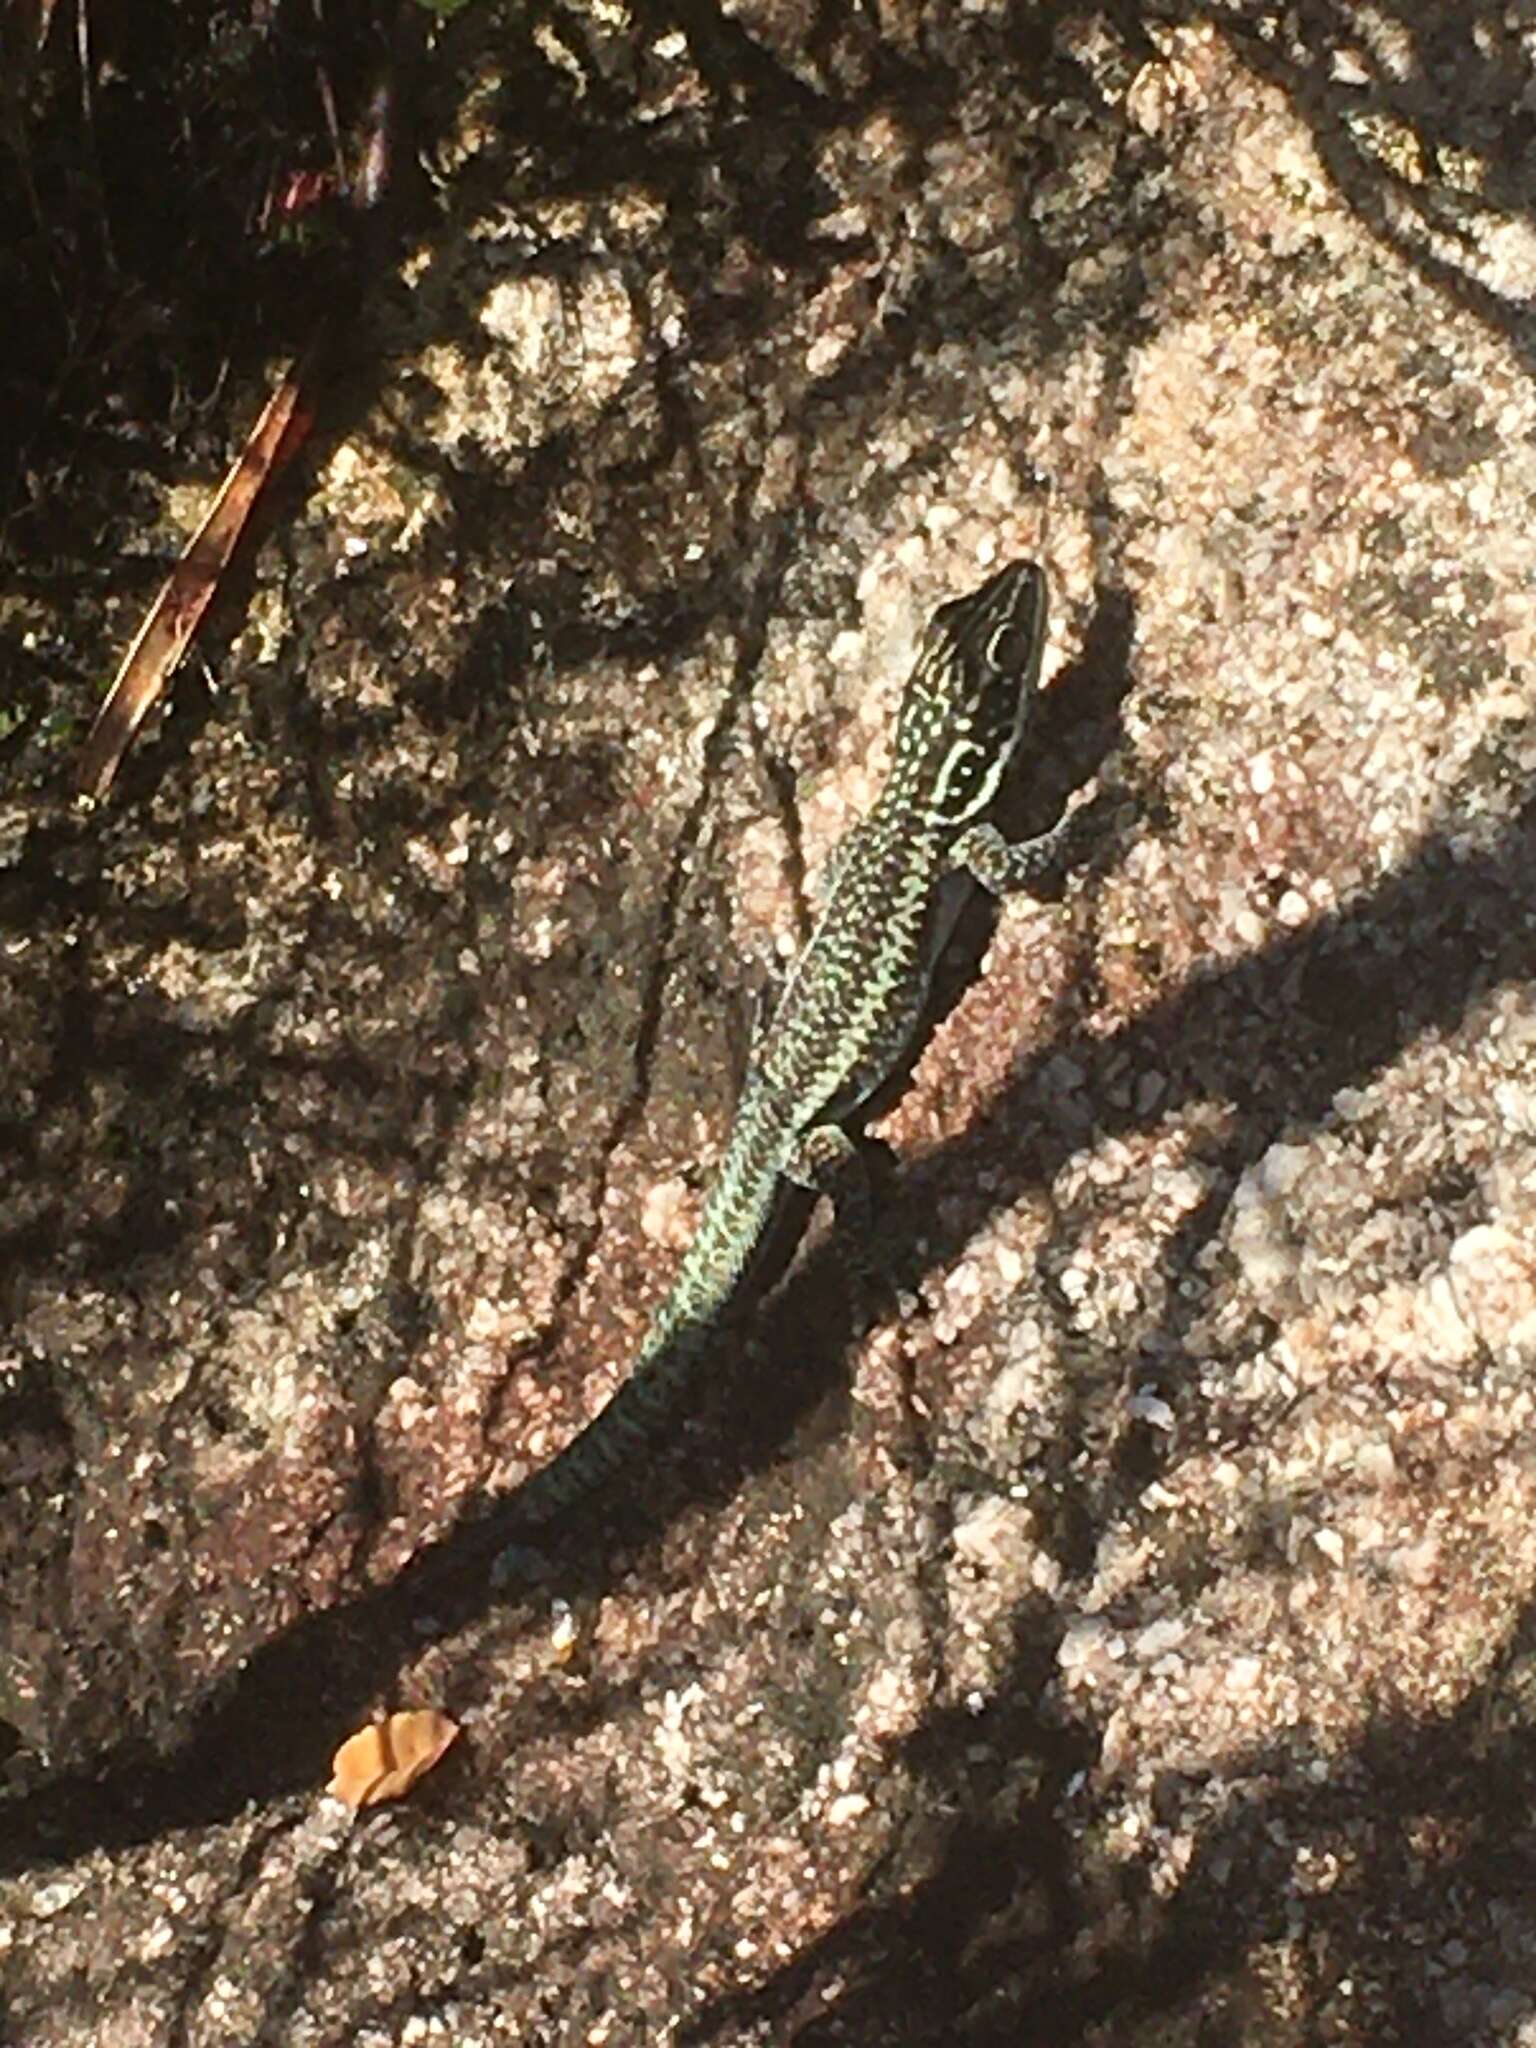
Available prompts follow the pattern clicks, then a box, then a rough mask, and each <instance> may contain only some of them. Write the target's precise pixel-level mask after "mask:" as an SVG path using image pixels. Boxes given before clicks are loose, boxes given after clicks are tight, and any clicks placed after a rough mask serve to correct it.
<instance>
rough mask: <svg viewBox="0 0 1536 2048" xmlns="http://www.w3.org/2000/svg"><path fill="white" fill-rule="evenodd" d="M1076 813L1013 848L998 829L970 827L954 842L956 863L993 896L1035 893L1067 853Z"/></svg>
mask: <svg viewBox="0 0 1536 2048" xmlns="http://www.w3.org/2000/svg"><path fill="white" fill-rule="evenodd" d="M1075 822H1076V816H1075V813H1074V814H1073V815H1071V816H1068V817H1065V818H1063V819H1061V820H1060V821H1059V823H1057V824H1055V825H1053V826H1052V827H1051V829H1050V831H1049V832H1042V833H1040V834H1039V835H1038V836H1037V837H1036V838H1034V839H1021V840H1017V841H1015V842H1013V843H1012V844H1010V843H1009V841H1008V840H1006V839H1005V838H1004V837H1003V835H1002V833H1001V832H999V831H998V829H997V827H996V826H995V825H969V826H967V827H966V829H965V831H963V832H962V833H961V834H960V837H959V838H958V839H957V840H956V841H955V844H954V850H953V859H954V863H955V866H956V867H957V868H965V869H967V870H968V871H969V872H970V873H971V874H973V875H974V876H975V877H976V880H977V881H978V882H980V884H981V886H982V887H983V888H984V889H987V890H990V892H991V893H992V895H994V896H1009V895H1012V894H1013V893H1014V892H1015V891H1016V890H1019V889H1032V888H1033V887H1034V885H1035V884H1036V882H1038V881H1039V880H1040V878H1041V877H1042V876H1043V875H1048V874H1049V873H1050V871H1051V869H1052V868H1053V867H1055V866H1056V865H1057V864H1058V862H1059V861H1060V859H1061V857H1062V854H1063V852H1064V851H1065V849H1066V845H1067V840H1068V837H1069V833H1070V828H1071V827H1072V826H1073V825H1074V823H1075Z"/></svg>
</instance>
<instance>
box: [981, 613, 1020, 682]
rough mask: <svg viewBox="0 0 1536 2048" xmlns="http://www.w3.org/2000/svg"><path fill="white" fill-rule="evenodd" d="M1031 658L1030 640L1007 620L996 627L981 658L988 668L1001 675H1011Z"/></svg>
mask: <svg viewBox="0 0 1536 2048" xmlns="http://www.w3.org/2000/svg"><path fill="white" fill-rule="evenodd" d="M1028 657H1029V638H1028V636H1027V635H1026V634H1024V633H1021V632H1020V631H1019V629H1018V627H1017V626H1015V625H1014V624H1013V623H1012V622H1011V621H1010V620H1008V619H1005V620H1004V621H1003V623H1002V624H1001V625H1000V626H994V627H993V629H992V633H991V636H990V638H989V639H988V641H987V644H986V646H985V647H984V648H983V649H982V654H981V658H982V660H983V661H984V662H985V663H986V665H987V667H988V668H990V669H994V670H996V672H997V673H998V674H999V675H1011V674H1012V673H1013V672H1014V671H1015V670H1016V669H1019V668H1022V667H1023V665H1024V663H1025V661H1026V660H1027V659H1028Z"/></svg>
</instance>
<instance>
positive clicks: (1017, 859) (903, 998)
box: [509, 559, 1068, 1523]
mask: <svg viewBox="0 0 1536 2048" xmlns="http://www.w3.org/2000/svg"><path fill="white" fill-rule="evenodd" d="M1046 609H1047V595H1046V579H1045V573H1044V571H1043V570H1042V569H1041V568H1040V566H1039V565H1038V564H1037V563H1035V562H1033V561H1028V560H1023V559H1020V560H1016V561H1012V562H1009V563H1008V564H1006V565H1005V566H1004V567H1003V568H1001V569H999V570H997V571H996V573H995V574H993V575H992V576H990V577H988V579H987V580H986V582H984V583H983V584H982V585H981V586H980V587H979V588H978V589H976V590H974V591H972V592H970V593H969V594H968V595H967V596H963V597H958V598H954V599H952V600H950V601H949V602H948V603H946V604H943V605H940V606H939V608H938V609H937V610H936V611H935V612H934V614H933V616H932V617H931V619H930V620H929V622H928V625H927V627H926V630H925V631H924V633H923V636H922V638H921V641H920V643H919V646H918V650H917V655H916V658H915V661H914V663H913V666H912V670H911V673H910V676H909V677H908V680H907V682H906V685H905V688H904V690H903V693H902V698H901V704H900V708H899V712H898V715H897V724H896V733H895V739H894V743H893V748H892V758H891V765H890V769H889V771H888V773H887V775H886V778H885V781H884V783H883V784H882V786H881V789H880V792H879V794H878V796H877V797H876V799H875V802H874V804H873V805H872V807H871V808H870V810H869V812H868V814H867V815H866V816H865V817H864V819H863V820H862V821H861V822H860V823H858V824H856V825H855V826H853V827H852V829H851V830H850V831H849V832H848V833H847V834H846V835H845V837H844V838H843V839H842V840H841V841H839V843H838V844H837V846H836V847H835V848H834V849H833V852H832V855H831V858H830V860H829V862H828V864H827V868H826V873H825V879H824V885H823V896H822V902H821V908H820V911H819V914H818V915H817V917H816V919H815V922H814V924H813V926H812V930H811V934H810V937H809V938H808V939H807V941H806V943H805V946H804V947H803V949H802V950H801V952H800V955H799V957H798V959H797V960H796V961H795V963H794V965H793V967H792V968H791V970H790V973H789V976H788V979H787V980H786V982H785V984H784V987H783V990H782V992H781V994H780V995H779V998H778V1000H777V1002H776V1003H775V1004H774V1005H773V1006H772V1008H771V1009H770V1010H769V1012H768V1014H767V1018H766V1022H765V1023H764V1025H763V1026H762V1028H761V1029H760V1031H759V1033H758V1035H757V1037H756V1040H755V1043H754V1044H753V1046H752V1049H751V1052H750V1055H749V1059H748V1065H747V1072H746V1076H745V1079H744V1082H743V1084H742V1089H741V1093H740V1096H739V1098H738V1103H737V1109H736V1115H735V1119H734V1121H733V1123H732V1126H731V1130H730V1134H729V1138H728V1140H727V1143H726V1148H725V1153H724V1156H723V1158H722V1159H721V1161H720V1165H719V1168H718V1170H717V1172H716V1174H715V1177H714V1180H713V1183H712V1185H711V1186H710V1189H709V1191H708V1193H707V1195H706V1197H705V1201H704V1206H703V1209H702V1211H701V1213H700V1217H699V1222H698V1226H697V1229H696V1230H695V1232H694V1235H693V1237H692V1239H691V1241H690V1243H689V1245H688V1248H687V1250H686V1251H685V1252H684V1254H683V1258H682V1262H681V1265H680V1267H679V1269H678V1272H677V1276H676V1278H675V1280H674V1281H673V1284H672V1287H671V1291H670V1292H669V1293H668V1294H667V1296H666V1298H665V1300H664V1301H663V1302H662V1304H661V1306H660V1308H659V1309H658V1310H657V1312H656V1314H655V1316H654V1318H653V1320H652V1322H651V1325H650V1328H649V1330H648V1332H647V1334H646V1336H645V1339H644V1341H643V1343H642V1345H641V1348H640V1351H639V1353H638V1355H637V1357H636V1359H635V1363H634V1366H633V1368H632V1370H631V1373H630V1375H629V1377H628V1379H627V1380H626V1381H625V1382H624V1384H623V1385H622V1386H621V1387H620V1388H619V1389H618V1390H617V1392H616V1393H615V1394H614V1395H613V1396H612V1397H611V1399H610V1400H609V1401H608V1403H607V1404H606V1406H605V1407H603V1408H602V1409H600V1410H599V1411H598V1413H597V1415H596V1416H595V1417H593V1419H592V1420H591V1421H590V1422H589V1423H588V1424H587V1425H586V1426H585V1428H584V1429H582V1430H580V1431H579V1432H578V1433H577V1435H576V1436H575V1437H574V1438H573V1439H572V1440H571V1442H570V1444H569V1445H568V1446H567V1447H566V1448H565V1450H563V1451H561V1452H560V1453H558V1454H557V1455H556V1457H555V1458H554V1459H553V1461H552V1462H551V1463H550V1464H549V1465H547V1466H545V1467H544V1468H543V1469H542V1470H541V1471H539V1472H538V1473H536V1474H535V1475H534V1476H533V1478H532V1479H531V1480H529V1481H528V1482H527V1484H526V1485H525V1486H524V1487H522V1488H520V1489H519V1490H518V1492H517V1493H516V1494H515V1495H513V1496H512V1498H511V1502H509V1505H512V1504H513V1503H515V1515H516V1519H517V1520H518V1521H519V1522H531V1523H540V1522H545V1521H549V1520H552V1519H553V1518H555V1517H556V1516H558V1515H560V1514H561V1513H562V1512H564V1511H565V1510H566V1509H568V1508H570V1507H571V1506H572V1505H573V1504H574V1503H575V1502H576V1501H577V1500H578V1499H580V1498H582V1497H583V1496H585V1495H586V1494H587V1493H588V1492H589V1491H591V1490H592V1489H594V1488H595V1487H596V1486H597V1485H598V1484H599V1483H601V1482H602V1481H603V1480H605V1479H606V1478H608V1477H609V1476H611V1475H612V1474H613V1473H614V1472H616V1471H617V1470H619V1469H620V1468H621V1467H622V1466H624V1465H625V1464H626V1463H628V1462H629V1461H630V1460H631V1458H632V1457H633V1456H635V1455H636V1454H637V1453H638V1452H640V1451H642V1450H643V1449H644V1448H645V1447H646V1446H647V1445H648V1444H649V1443H650V1442H652V1441H654V1439H655V1437H656V1435H657V1434H658V1432H659V1431H660V1429H661V1428H662V1427H663V1426H664V1423H665V1420H666V1418H667V1416H668V1415H669V1413H670V1412H671V1411H672V1407H673V1403H674V1401H675V1398H676V1395H677V1391H678V1388H679V1385H680V1383H681V1382H682V1381H683V1380H684V1379H685V1378H686V1376H687V1374H688V1372H689V1370H690V1368H691V1367H692V1366H693V1365H694V1363H695V1362H696V1360H697V1359H698V1358H699V1356H700V1354H701V1353H702V1352H703V1351H704V1350H705V1348H706V1347H707V1346H708V1345H709V1344H710V1343H711V1342H712V1340H713V1338H714V1336H715V1333H716V1332H717V1330H718V1328H719V1326H720V1324H721V1323H722V1321H723V1320H724V1319H725V1317H726V1316H727V1314H728V1312H729V1310H730V1308H731V1306H732V1304H733V1302H734V1300H735V1298H736V1295H737V1292H738V1289H739V1287H740V1285H741V1283H742V1280H743V1277H744V1275H745V1273H746V1270H747V1268H748V1266H749V1264H750V1263H751V1261H752V1258H753V1256H754V1254H755V1253H756V1252H757V1250H758V1248H759V1246H760V1244H761V1243H762V1241H763V1239H764V1237H765V1235H766V1233H767V1230H768V1227H769V1223H770V1221H771V1218H772V1216H773V1213H774V1210H775V1208H776V1205H777V1202H778V1198H779V1196H780V1194H781V1192H782V1190H783V1184H784V1183H785V1182H790V1183H793V1184H795V1185H798V1186H800V1187H803V1188H806V1189H809V1190H811V1191H812V1192H813V1193H816V1194H831V1193H833V1192H835V1191H836V1190H837V1189H838V1188H839V1187H840V1186H854V1185H857V1183H856V1180H855V1177H854V1174H853V1169H854V1168H855V1167H856V1166H857V1164H858V1153H857V1148H856V1145H855V1142H854V1140H853V1139H852V1138H851V1137H850V1136H849V1135H848V1132H847V1131H846V1129H845V1128H844V1125H845V1123H846V1122H847V1121H849V1120H850V1119H852V1118H854V1117H855V1116H856V1115H857V1113H858V1112H859V1110H860V1109H861V1108H862V1107H863V1106H864V1105H865V1104H866V1103H867V1102H868V1101H869V1099H870V1097H871V1096H872V1095H874V1094H875V1093H877V1092H878V1091H879V1090H880V1089H881V1088H882V1087H883V1086H884V1085H885V1084H886V1083H887V1082H888V1081H889V1080H891V1079H892V1078H893V1076H894V1075H895V1074H896V1073H897V1072H898V1071H899V1069H900V1067H901V1065H902V1064H903V1062H904V1060H905V1058H906V1057H907V1055H908V1053H909V1052H910V1049H911V1046H912V1043H913V1040H914V1038H915V1036H916V1034H917V1032H918V1029H919V1027H920V1024H921V1021H922V1017H923V1014H924V1011H925V1008H926V1006H927V1003H928V998H929V984H930V981H931V978H932V975H933V971H934V968H935V966H936V964H937V962H938V959H939V956H940V954H941V953H942V951H943V949H944V946H945V944H946V943H947V941H948V938H949V936H950V933H951V932H952V930H953V928H954V924H955V920H956V919H957V917H958V916H959V914H960V911H961V909H962V908H963V906H964V903H965V900H966V898H967V897H968V896H969V895H970V893H971V891H972V890H973V889H974V888H975V887H976V886H978V885H980V886H981V887H982V888H984V889H986V890H988V891H989V892H991V893H992V894H994V895H1002V894H1005V893H1008V892H1011V891H1014V890H1017V889H1027V888H1028V887H1030V885H1031V884H1032V883H1033V882H1035V881H1036V880H1037V879H1038V878H1039V877H1040V876H1042V875H1043V874H1045V873H1046V872H1047V871H1048V870H1049V869H1050V868H1051V867H1052V865H1053V864H1054V863H1055V861H1056V860H1057V858H1058V855H1059V851H1060V847H1061V843H1062V840H1063V837H1064V835H1065V832H1066V828H1067V823H1068V821H1067V820H1066V819H1063V820H1062V821H1061V822H1060V823H1058V824H1057V825H1056V826H1054V827H1053V828H1052V829H1051V830H1050V831H1049V832H1045V833H1042V834H1041V835H1040V836H1039V837H1037V838H1033V839H1028V840H1023V841H1019V842H1016V843H1012V844H1010V843H1009V842H1008V841H1007V840H1006V839H1005V838H1004V837H1003V835H1002V833H1001V831H1000V830H999V829H998V827H997V825H996V824H995V823H993V822H992V821H991V819H990V818H989V816H988V812H989V810H990V809H991V808H992V806H993V804H994V802H995V799H996V797H997V794H998V791H999V789H1000V787H1001V786H1002V784H1003V781H1004V778H1005V776H1006V774H1007V772H1008V770H1009V768H1010V766H1011V765H1012V763H1013V761H1014V760H1015V758H1016V757H1017V756H1018V754H1019V752H1020V749H1021V747H1023V746H1024V744H1025V742H1026V741H1027V738H1028V735H1029V732H1030V726H1031V718H1032V715H1033V713H1034V712H1035V710H1036V707H1037V705H1038V704H1039V702H1040V700H1041V697H1042V691H1041V686H1040V664H1041V656H1042V653H1043V650H1044V643H1045V623H1046ZM861 1206H862V1204H861Z"/></svg>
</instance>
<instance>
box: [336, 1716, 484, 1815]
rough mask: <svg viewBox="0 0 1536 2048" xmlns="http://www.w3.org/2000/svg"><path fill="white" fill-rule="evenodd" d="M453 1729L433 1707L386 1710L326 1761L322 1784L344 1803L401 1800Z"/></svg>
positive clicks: (440, 1752) (447, 1741)
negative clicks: (327, 1767) (326, 1781)
mask: <svg viewBox="0 0 1536 2048" xmlns="http://www.w3.org/2000/svg"><path fill="white" fill-rule="evenodd" d="M458 1732H459V1724H458V1722H457V1721H450V1720H449V1718H448V1716H447V1715H446V1714H440V1713H439V1712H438V1711H437V1709H436V1708H435V1707H421V1708H417V1709H415V1710H413V1711H412V1712H410V1713H407V1714H391V1715H390V1717H389V1719H388V1720H387V1721H375V1722H373V1723H372V1724H371V1725H370V1726H368V1727H367V1728H360V1729H359V1730H358V1731H357V1733H356V1734H355V1735H349V1736H348V1737H347V1740H346V1741H345V1742H344V1743H343V1744H342V1745H341V1747H340V1749H338V1750H337V1752H336V1754H335V1756H334V1757H333V1758H332V1760H331V1771H332V1777H331V1782H330V1784H329V1786H328V1787H327V1788H326V1789H327V1790H328V1791H329V1792H330V1793H331V1794H332V1796H333V1797H334V1798H336V1799H343V1800H345V1801H346V1803H347V1805H348V1806H351V1807H354V1808H355V1807H359V1806H376V1805H377V1804H378V1803H379V1801H380V1800H381V1799H403V1798H404V1796H405V1794H406V1793H407V1792H409V1791H410V1789H411V1787H412V1786H413V1785H414V1784H415V1782H416V1780H417V1779H418V1778H419V1777H421V1776H422V1775H423V1773H424V1772H426V1771H430V1770H431V1769H432V1767H433V1765H434V1764H436V1763H437V1762H438V1761H439V1760H440V1759H441V1757H442V1756H443V1753H444V1752H445V1750H447V1748H448V1747H449V1745H450V1744H451V1743H452V1742H453V1741H454V1739H455V1738H456V1736H457V1735H458Z"/></svg>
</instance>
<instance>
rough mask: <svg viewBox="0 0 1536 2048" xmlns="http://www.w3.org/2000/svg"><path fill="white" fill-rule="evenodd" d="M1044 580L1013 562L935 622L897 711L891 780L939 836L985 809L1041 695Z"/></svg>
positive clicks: (1030, 566)
mask: <svg viewBox="0 0 1536 2048" xmlns="http://www.w3.org/2000/svg"><path fill="white" fill-rule="evenodd" d="M1045 614H1046V591H1045V572H1044V570H1043V569H1041V567H1040V566H1039V564H1038V563H1037V562H1027V561H1018V562H1010V563H1009V564H1008V566H1007V567H1006V568H1004V569H999V570H998V572H997V574H996V575H995V576H991V577H989V578H988V580H987V581H986V582H985V583H983V584H982V586H981V588H980V589H979V590H973V591H972V592H971V593H970V595H969V596H968V597H957V598H955V599H953V600H952V601H951V602H950V603H949V604H945V605H940V607H939V609H938V610H937V611H936V612H935V613H934V615H933V617H932V619H931V620H930V621H929V624H928V629H927V631H926V632H925V633H924V635H923V640H922V645H921V646H920V647H919V649H918V653H917V660H916V662H915V663H914V664H913V668H912V674H911V676H910V678H909V679H908V682H907V687H906V691H905V694H904V695H903V697H902V702H901V716H900V719H899V721H898V724H897V728H896V752H895V761H894V763H893V767H892V776H891V780H892V782H893V784H896V785H898V786H899V787H900V790H901V793H902V797H903V800H904V801H905V802H907V803H910V804H912V805H914V806H916V807H917V808H918V809H920V810H921V811H922V813H923V814H924V815H925V816H926V817H927V818H928V820H929V821H930V823H931V824H933V825H934V826H937V827H952V826H957V825H963V824H965V823H966V822H967V821H968V820H970V819H971V818H974V817H975V816H976V815H977V814H978V813H979V812H981V811H983V810H985V808H986V806H987V805H988V804H989V803H990V802H991V801H992V798H993V797H994V795H995V794H996V792H997V787H998V784H999V783H1000V782H1001V781H1002V779H1003V775H1004V773H1005V771H1006V770H1007V767H1008V764H1009V762H1010V761H1011V760H1012V758H1013V752H1014V749H1015V747H1016V746H1017V745H1018V742H1019V735H1020V732H1021V730H1022V729H1023V724H1024V717H1025V714H1026V712H1027V711H1028V709H1029V706H1030V704H1031V702H1032V701H1033V699H1034V697H1035V696H1036V695H1037V694H1038V691H1039V679H1040V656H1041V653H1042V651H1043V649H1044V645H1045Z"/></svg>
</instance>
